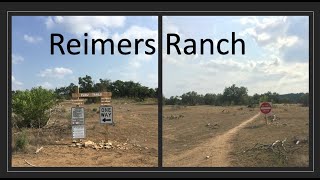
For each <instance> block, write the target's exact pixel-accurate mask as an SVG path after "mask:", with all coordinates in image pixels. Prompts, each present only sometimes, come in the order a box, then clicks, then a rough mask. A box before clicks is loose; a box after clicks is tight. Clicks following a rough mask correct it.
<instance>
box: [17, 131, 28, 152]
mask: <svg viewBox="0 0 320 180" xmlns="http://www.w3.org/2000/svg"><path fill="white" fill-rule="evenodd" d="M28 143H29V142H28V137H27V133H26V131H22V132H21V133H19V134H18V135H17V139H16V141H15V149H16V150H17V151H20V150H25V149H26V147H27V145H28Z"/></svg>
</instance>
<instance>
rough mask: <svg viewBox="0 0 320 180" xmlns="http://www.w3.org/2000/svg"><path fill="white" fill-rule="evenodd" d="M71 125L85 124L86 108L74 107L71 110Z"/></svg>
mask: <svg viewBox="0 0 320 180" xmlns="http://www.w3.org/2000/svg"><path fill="white" fill-rule="evenodd" d="M71 124H72V125H77V124H84V108H83V107H72V108H71Z"/></svg>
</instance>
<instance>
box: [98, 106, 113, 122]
mask: <svg viewBox="0 0 320 180" xmlns="http://www.w3.org/2000/svg"><path fill="white" fill-rule="evenodd" d="M112 114H113V110H112V106H101V107H100V123H101V124H112V123H113V121H112V120H113V115H112Z"/></svg>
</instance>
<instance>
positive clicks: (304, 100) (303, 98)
mask: <svg viewBox="0 0 320 180" xmlns="http://www.w3.org/2000/svg"><path fill="white" fill-rule="evenodd" d="M299 103H301V104H302V105H303V106H309V93H306V94H303V95H302V96H301V97H300V99H299Z"/></svg>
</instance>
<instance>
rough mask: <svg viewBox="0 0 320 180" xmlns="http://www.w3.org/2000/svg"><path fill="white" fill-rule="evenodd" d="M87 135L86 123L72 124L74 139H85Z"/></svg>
mask: <svg viewBox="0 0 320 180" xmlns="http://www.w3.org/2000/svg"><path fill="white" fill-rule="evenodd" d="M85 137H86V133H85V126H84V125H73V126H72V138H73V139H84V138H85Z"/></svg>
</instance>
